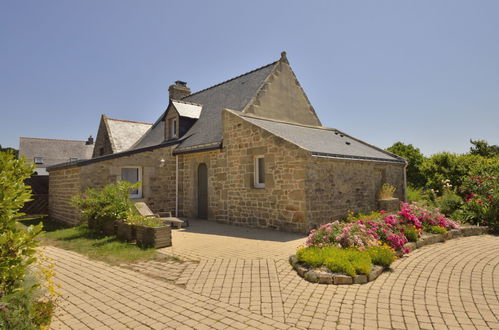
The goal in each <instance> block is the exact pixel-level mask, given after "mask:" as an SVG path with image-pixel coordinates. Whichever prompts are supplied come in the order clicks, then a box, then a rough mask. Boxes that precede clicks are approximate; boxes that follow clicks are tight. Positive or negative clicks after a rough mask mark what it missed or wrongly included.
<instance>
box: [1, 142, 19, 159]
mask: <svg viewBox="0 0 499 330" xmlns="http://www.w3.org/2000/svg"><path fill="white" fill-rule="evenodd" d="M2 151H11V152H12V153H13V154H14V156H15V157H16V158H17V157H18V156H19V150H17V149H14V148H10V147H7V148H2V145H1V144H0V152H2Z"/></svg>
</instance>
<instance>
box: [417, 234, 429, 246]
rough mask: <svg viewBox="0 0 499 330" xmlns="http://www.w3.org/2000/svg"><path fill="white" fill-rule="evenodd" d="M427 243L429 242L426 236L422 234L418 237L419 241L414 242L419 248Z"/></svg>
mask: <svg viewBox="0 0 499 330" xmlns="http://www.w3.org/2000/svg"><path fill="white" fill-rule="evenodd" d="M428 244H429V241H428V236H423V237H421V238H420V239H419V241H417V242H416V247H417V248H418V249H419V248H421V247H423V246H425V245H428Z"/></svg>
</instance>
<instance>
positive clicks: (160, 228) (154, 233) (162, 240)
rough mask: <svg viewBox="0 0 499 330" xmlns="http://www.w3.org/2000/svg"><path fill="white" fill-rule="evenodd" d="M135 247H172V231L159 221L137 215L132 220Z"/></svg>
mask: <svg viewBox="0 0 499 330" xmlns="http://www.w3.org/2000/svg"><path fill="white" fill-rule="evenodd" d="M133 224H134V225H135V230H136V239H137V245H138V246H140V247H143V248H156V249H157V248H162V247H167V246H171V245H172V229H171V227H170V226H167V225H165V224H164V223H163V222H162V221H161V220H160V219H158V218H154V217H144V216H140V215H137V216H135V217H134V218H133Z"/></svg>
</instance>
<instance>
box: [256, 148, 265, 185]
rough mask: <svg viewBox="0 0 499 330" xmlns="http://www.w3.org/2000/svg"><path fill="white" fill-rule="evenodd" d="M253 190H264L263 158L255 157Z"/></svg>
mask: <svg viewBox="0 0 499 330" xmlns="http://www.w3.org/2000/svg"><path fill="white" fill-rule="evenodd" d="M255 188H265V158H263V156H257V157H255Z"/></svg>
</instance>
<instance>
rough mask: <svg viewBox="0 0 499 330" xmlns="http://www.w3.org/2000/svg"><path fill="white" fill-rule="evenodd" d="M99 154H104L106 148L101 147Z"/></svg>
mask: <svg viewBox="0 0 499 330" xmlns="http://www.w3.org/2000/svg"><path fill="white" fill-rule="evenodd" d="M99 156H104V148H100V149H99Z"/></svg>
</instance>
